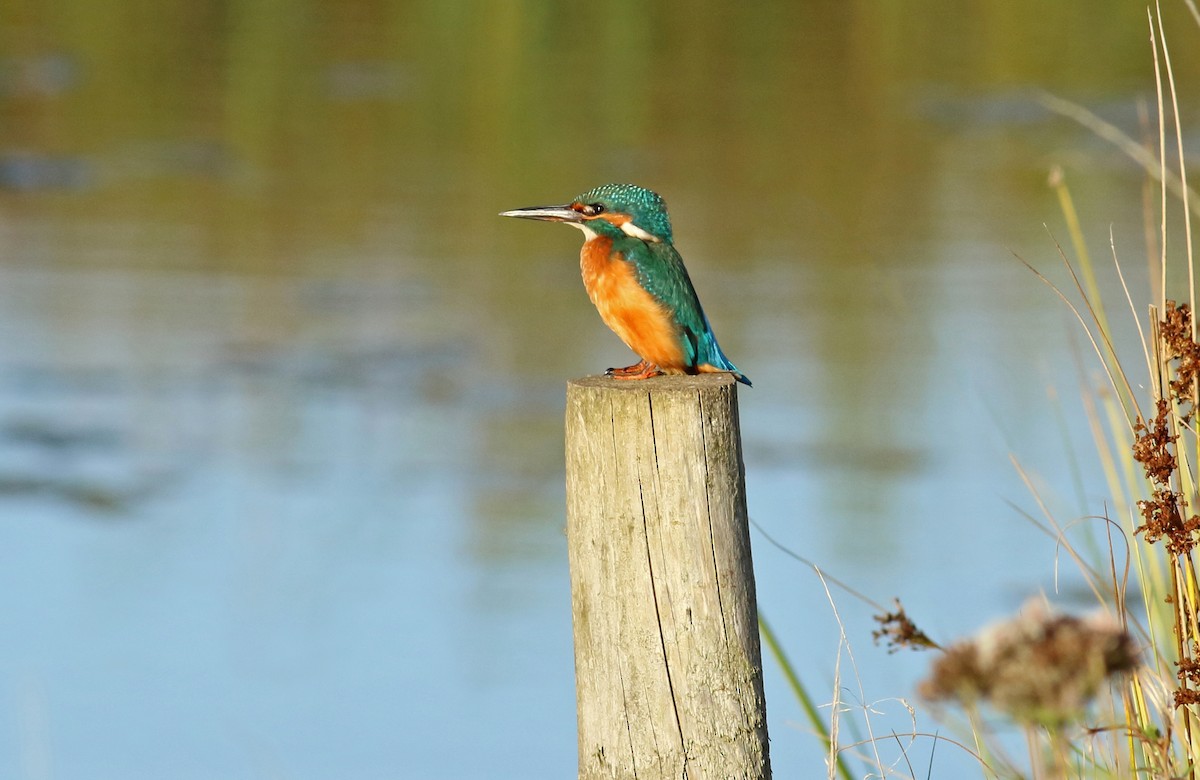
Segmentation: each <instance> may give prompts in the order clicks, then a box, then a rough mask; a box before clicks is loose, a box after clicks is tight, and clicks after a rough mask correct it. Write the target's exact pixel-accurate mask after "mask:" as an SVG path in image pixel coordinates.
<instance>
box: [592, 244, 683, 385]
mask: <svg viewBox="0 0 1200 780" xmlns="http://www.w3.org/2000/svg"><path fill="white" fill-rule="evenodd" d="M579 268H580V270H581V271H582V272H583V286H584V287H586V288H587V293H588V297H589V298H591V299H592V303H594V304H595V305H596V309H597V310H598V311H599V312H600V319H602V320H604V324H605V325H607V326H608V327H610V328H612V330H613V332H614V333H616V334H617V335H618V336H619V337H620V338H621V341H624V342H625V344H626V345H627V346H628V347H629V348H630V349H632V350H633V351H634V352H636V353H637V354H638V356H639V357H641V358H643V359H645V360H648V361H650V362H651V363H654V364H655V365H657V366H658V367H659V368H661V369H663V370H664V371H666V372H668V373H679V372H682V371H683V370H684V368H685V361H684V357H683V348H682V347H681V346H680V334H679V327H678V326H677V325H676V324H675V321H674V319H673V318H672V317H671V313H670V312H669V311H668V310H667V308H666V307H665V306H663V305H662V304H661V303H659V302H658V301H657V300H655V299H654V296H652V295H651V294H650V293H648V292H646V291H645V290H643V289H642V286H641V285H640V284H638V282H637V272H636V271H635V270H634V267H633V264H632V263H627V262H625V261H624V260H622V259H621V258H620V257H615V256H613V254H612V239H610V238H604V237H602V236H601V237H597V238H593V239H591V240H590V241H588V242H586V243H585V244H584V245H583V251H582V252H580V254H579Z"/></svg>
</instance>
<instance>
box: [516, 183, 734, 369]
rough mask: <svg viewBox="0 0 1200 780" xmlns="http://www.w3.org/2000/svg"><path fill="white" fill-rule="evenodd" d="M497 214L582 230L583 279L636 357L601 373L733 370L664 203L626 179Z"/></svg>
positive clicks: (606, 320)
mask: <svg viewBox="0 0 1200 780" xmlns="http://www.w3.org/2000/svg"><path fill="white" fill-rule="evenodd" d="M500 216H502V217H519V218H521V219H538V220H542V221H545V222H562V223H565V224H567V225H570V226H571V227H576V228H579V229H580V230H582V231H583V236H584V241H583V249H582V250H580V253H579V268H580V270H581V271H582V272H583V286H584V287H585V288H586V289H587V293H588V297H589V298H591V299H592V303H593V304H595V306H596V309H597V310H598V311H599V312H600V319H602V320H604V324H605V325H607V326H608V327H609V328H611V329H612V331H613V332H614V333H616V334H617V336H619V337H620V339H621V341H624V342H625V345H626V346H628V347H629V348H630V349H632V350H633V351H634V352H635V353H636V354H637V356H638V357H640V358H641V362H638V363H635V364H634V365H632V366H626V367H625V368H610V369H608V370H607V371H606V372H605V373H606V374H608V375H609V376H611V377H613V378H615V379H649V378H650V377H654V376H660V375H662V374H699V373H716V372H728V373H730V374H732V375H733V376H734V377H735V378H736V379H737V380H738V381H739V382H742V383H744V384H746V385H750V379H749V378H748V377H747V376H746V375H745V374H743V373H742V372H741V371H739V370H738V368H737V366H735V365H734V364H733V363H732V362H731V361H730V360H729V358H727V357H725V353H724V352H722V351H721V347H720V346H719V345H718V344H717V337H716V336H715V335H713V330H712V325H710V324H709V322H708V317H707V316H705V314H704V309H702V308H701V307H700V299H699V298H698V297H697V296H696V289H695V288H694V287H693V286H692V280H691V279H690V278H689V277H688V272H687V269H686V268H684V266H683V258H682V257H680V256H679V252H678V251H676V249H675V245H674V243H672V235H671V218H670V216H669V215H668V214H667V204H666V202H664V201H663V199H662V198H661V197H660V196H659V195H658V193H655V192H651V191H650V190H648V189H645V188H644V187H638V186H636V185H633V184H605V185H602V186H600V187H596V188H595V189H593V190H589V191H587V192H585V193H583V194H582V195H580V196H579V197H577V198H575V199H574V200H572V201H571V202H570V203H567V204H565V205H562V206H531V207H529V208H522V209H515V210H513V211H504V212H501V214H500Z"/></svg>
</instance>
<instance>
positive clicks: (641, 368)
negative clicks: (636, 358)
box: [604, 360, 663, 379]
mask: <svg viewBox="0 0 1200 780" xmlns="http://www.w3.org/2000/svg"><path fill="white" fill-rule="evenodd" d="M604 373H606V374H608V375H609V376H611V377H612V378H613V379H649V378H650V377H652V376H662V373H663V371H662V369H661V368H659V367H658V366H656V365H654V364H653V363H651V362H650V361H648V360H643V361H642V362H640V363H635V364H634V365H632V366H626V367H625V368H610V369H608V370H607V371H605V372H604Z"/></svg>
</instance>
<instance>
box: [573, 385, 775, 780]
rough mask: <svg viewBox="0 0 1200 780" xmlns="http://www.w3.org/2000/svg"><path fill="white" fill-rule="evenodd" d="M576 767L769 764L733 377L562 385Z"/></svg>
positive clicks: (765, 774) (596, 770) (689, 771)
mask: <svg viewBox="0 0 1200 780" xmlns="http://www.w3.org/2000/svg"><path fill="white" fill-rule="evenodd" d="M566 432H567V543H568V549H569V555H570V564H571V602H572V610H573V616H574V630H575V675H576V695H577V706H578V717H579V777H580V778H581V780H598V779H599V778H642V779H643V780H658V779H659V778H689V780H701V779H702V778H720V779H721V780H725V779H726V778H747V779H753V780H762V779H763V778H769V777H770V762H769V759H768V752H767V729H766V717H765V716H766V708H765V704H764V700H763V692H762V660H761V651H760V648H759V638H758V623H757V606H756V603H755V595H754V572H753V566H752V563H751V559H750V541H749V533H748V529H747V520H746V496H745V474H744V470H743V466H742V452H741V438H740V433H739V428H738V411H737V388H736V384H735V382H734V380H733V379H732V377H730V376H729V375H728V374H712V375H703V376H680V377H675V376H672V377H658V378H655V379H650V380H644V381H626V382H622V381H617V380H613V379H609V378H607V377H587V378H585V379H578V380H575V381H572V382H570V383H569V385H568V388H567V420H566Z"/></svg>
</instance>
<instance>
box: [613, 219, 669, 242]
mask: <svg viewBox="0 0 1200 780" xmlns="http://www.w3.org/2000/svg"><path fill="white" fill-rule="evenodd" d="M621 232H622V233H624V234H625V235H627V236H630V237H631V238H640V239H642V240H643V241H651V242H653V243H656V244H657V243H659V241H660V239H659V237H658V236H656V235H654V234H652V233H647V232H646V231H644V230H642V229H641V228H640V227H638V226H637V225H635V224H633V222H632V221H630V222H626V223H624V224H622V225H621Z"/></svg>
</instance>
